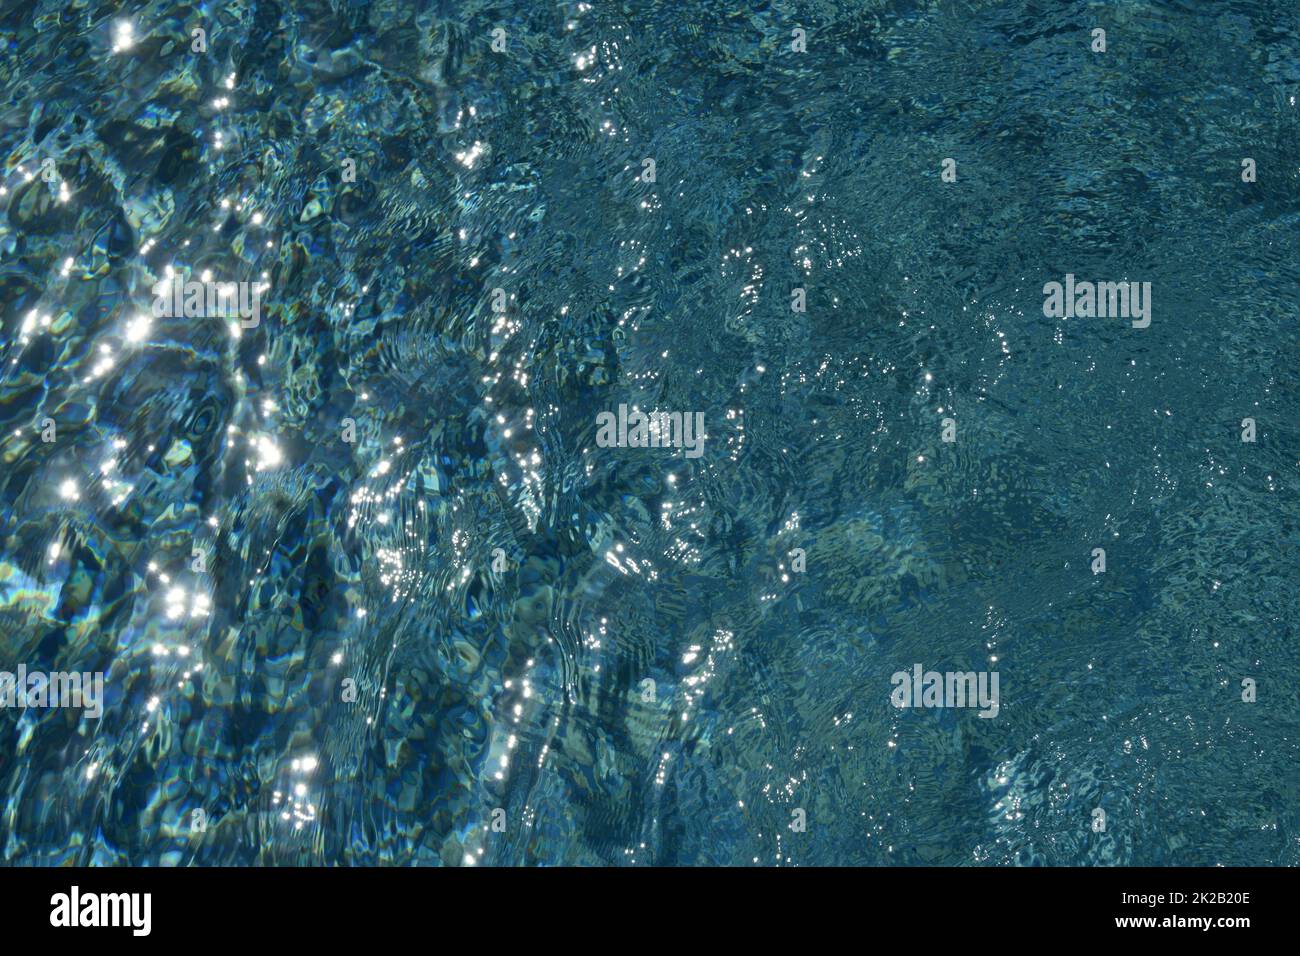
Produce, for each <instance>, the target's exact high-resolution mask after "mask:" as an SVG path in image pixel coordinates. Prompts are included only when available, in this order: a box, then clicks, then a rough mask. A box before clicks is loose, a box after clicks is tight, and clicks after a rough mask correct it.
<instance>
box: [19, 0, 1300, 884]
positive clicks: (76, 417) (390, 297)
mask: <svg viewBox="0 0 1300 956" xmlns="http://www.w3.org/2000/svg"><path fill="white" fill-rule="evenodd" d="M124 25H126V26H124ZM127 26H129V29H127ZM196 28H201V29H203V30H204V31H205V32H204V34H203V36H202V41H203V42H202V43H199V42H198V38H196V37H195V35H194V34H193V33H192V31H193V30H194V29H196ZM1098 28H1100V29H1104V30H1105V31H1106V35H1105V41H1106V48H1105V50H1104V51H1101V50H1100V49H1094V47H1095V46H1096V44H1097V41H1096V39H1095V38H1094V35H1093V30H1094V29H1098ZM498 29H499V30H501V31H502V32H501V33H495V32H494V31H497V30H498ZM795 30H801V31H803V33H802V41H801V42H800V38H799V36H797V35H796V34H795V32H794V31H795ZM0 40H2V41H3V44H4V47H5V55H4V57H3V58H2V59H0V96H2V101H3V103H4V105H5V107H6V108H5V111H4V114H3V115H4V121H3V126H0V144H2V145H3V148H4V164H3V167H2V170H0V171H2V173H3V175H2V177H0V186H3V190H0V212H2V213H3V215H2V216H0V307H2V308H3V328H2V331H0V461H2V462H3V467H2V469H0V670H5V671H10V672H16V670H17V668H18V667H19V666H20V665H22V666H24V667H26V668H27V670H28V671H42V672H72V671H75V672H79V673H80V672H85V673H102V675H103V686H104V691H103V699H102V714H101V715H100V716H99V717H98V718H97V719H96V718H92V717H89V716H87V713H86V708H75V707H59V708H54V707H47V708H42V707H37V706H28V707H25V708H23V707H18V706H7V707H5V708H4V709H0V852H2V853H3V859H4V861H5V862H6V863H9V864H25V865H30V864H38V865H53V864H63V863H83V864H87V863H94V864H135V865H196V864H231V863H238V864H327V865H334V864H345V865H375V864H397V865H412V864H418V865H433V864H447V865H460V864H465V863H477V864H482V865H566V864H592V865H618V866H631V865H638V866H639V865H700V864H735V865H755V864H757V865H764V866H771V865H818V864H821V865H920V864H947V865H1029V864H1058V865H1059V864H1070V865H1079V864H1097V865H1114V864H1155V865H1163V864H1180V865H1181V864H1200V865H1212V864H1225V865H1244V864H1265V865H1296V864H1297V863H1300V842H1298V841H1300V770H1297V766H1300V764H1298V761H1297V758H1298V757H1300V666H1298V664H1297V656H1296V638H1297V632H1296V625H1295V623H1294V617H1295V609H1296V607H1297V605H1296V597H1295V591H1296V585H1297V583H1300V581H1298V579H1297V573H1296V567H1297V556H1298V549H1300V506H1297V501H1296V490H1297V484H1298V481H1300V476H1298V475H1297V465H1298V464H1300V426H1298V424H1297V423H1298V422H1300V401H1298V399H1300V393H1298V392H1297V385H1296V376H1295V372H1296V369H1297V367H1300V337H1297V334H1296V332H1297V321H1296V318H1297V311H1298V306H1300V292H1298V289H1300V285H1298V280H1300V267H1298V266H1297V250H1298V249H1300V243H1298V242H1297V239H1298V238H1300V106H1298V105H1297V98H1298V97H1300V16H1298V15H1297V11H1296V8H1295V6H1294V5H1293V4H1288V3H1280V2H1230V3H1195V2H1190V3H1116V4H1106V5H1100V4H1082V3H1059V4H1058V3H1054V4H1040V3H1031V2H1026V0H1015V2H1007V3H962V4H958V3H933V4H929V3H826V2H816V3H804V4H793V3H780V4H760V5H757V6H736V5H734V4H721V3H700V2H693V3H636V4H607V3H599V2H593V3H590V4H587V3H558V4H529V3H515V2H504V3H497V4H489V3H429V4H409V3H397V2H350V3H345V2H342V0H336V2H333V3H293V4H289V3H263V2H241V3H234V4H225V3H222V4H199V5H182V6H174V5H169V4H160V3H146V4H130V5H117V4H109V3H91V4H79V5H73V6H70V7H68V6H48V5H42V6H32V5H28V4H14V3H9V4H6V5H5V6H4V7H3V9H2V10H0ZM796 44H798V45H802V46H803V47H804V49H803V50H802V52H800V51H796V50H794V49H792V45H796ZM494 45H495V46H496V47H497V49H494ZM648 159H649V160H653V175H651V167H649V166H647V165H646V163H645V161H646V160H648ZM1244 159H1249V160H1252V161H1253V162H1252V163H1251V164H1250V167H1249V170H1250V171H1249V172H1248V169H1247V167H1246V166H1244V165H1243V160H1244ZM945 160H952V163H945ZM47 161H50V162H47ZM1250 173H1253V175H1251V174H1250ZM1247 180H1250V181H1247ZM169 268H170V272H169V271H168V270H169ZM1067 275H1070V276H1074V277H1075V278H1076V279H1077V280H1078V281H1079V282H1084V281H1088V282H1116V283H1118V282H1125V283H1127V282H1134V283H1138V286H1137V287H1136V288H1137V289H1139V290H1140V289H1141V288H1142V286H1141V284H1142V283H1150V286H1149V288H1150V292H1149V297H1148V298H1147V299H1146V300H1145V301H1146V304H1147V305H1149V306H1150V310H1149V316H1148V318H1149V319H1150V323H1149V325H1148V326H1146V327H1140V324H1139V325H1135V324H1134V322H1135V321H1139V322H1140V320H1131V318H1130V316H1128V315H1109V316H1107V317H1100V316H1097V315H1093V316H1087V315H1080V314H1078V311H1077V310H1072V312H1073V313H1074V314H1072V315H1070V316H1069V317H1065V316H1048V315H1045V313H1044V305H1045V297H1046V293H1045V291H1044V286H1045V284H1047V283H1050V282H1059V283H1062V284H1064V283H1065V281H1066V279H1065V277H1066V276H1067ZM159 282H163V283H164V284H165V285H164V287H163V288H164V289H171V288H173V286H172V285H171V283H173V282H175V283H178V284H179V286H178V287H179V288H180V289H181V291H180V292H179V293H177V294H176V295H175V296H173V295H172V294H171V293H170V292H165V293H160V294H161V297H162V301H164V302H165V303H166V307H165V308H163V309H157V308H155V307H156V306H157V305H158V301H159V298H158V296H159V294H156V293H155V284H156V283H159ZM219 282H231V283H243V284H244V285H242V286H240V287H239V289H240V291H241V293H242V294H243V299H242V302H243V303H244V304H245V305H249V306H251V301H250V293H253V292H255V293H256V296H257V297H258V298H257V299H256V302H257V309H256V312H255V314H244V315H241V314H240V313H239V312H238V310H237V308H232V309H230V310H226V311H227V313H228V314H221V315H218V314H214V310H213V309H212V308H211V307H210V303H208V302H207V301H206V300H205V298H204V296H199V297H198V301H199V302H200V306H199V307H198V308H197V309H195V310H188V312H189V314H187V306H186V301H185V295H186V294H185V289H186V288H187V286H186V285H185V283H197V284H198V285H199V286H200V287H201V289H202V290H203V291H204V292H207V291H211V289H213V288H215V285H214V284H215V283H219ZM497 290H500V291H499V292H498V291H497ZM795 290H803V292H802V295H801V296H800V295H798V294H797V293H796V291H795ZM800 300H802V301H800ZM240 301H241V299H240V297H239V295H236V296H234V298H233V302H234V303H235V304H236V305H237V304H238V303H239V302H240ZM795 304H801V305H802V306H803V310H802V311H796V310H795V309H794V308H793V306H794V305H795ZM217 311H220V310H217ZM245 311H246V313H247V312H251V311H252V310H251V309H246V310H245ZM159 312H161V313H170V314H157V313H159ZM620 405H625V406H628V407H629V408H632V407H636V408H640V409H642V410H647V411H648V410H662V411H666V412H677V413H681V415H682V417H681V418H679V420H678V421H679V423H681V422H693V421H695V418H694V416H695V415H696V414H700V415H702V416H703V419H702V420H703V423H704V435H705V438H704V440H703V443H702V446H697V447H699V454H698V456H695V455H693V454H692V453H691V449H690V447H688V443H686V442H683V441H678V442H676V444H674V443H673V442H672V441H664V442H657V444H662V445H664V446H665V447H631V446H630V441H629V439H628V437H627V431H628V430H627V428H626V427H624V428H623V430H622V434H621V435H620V434H619V429H618V428H617V427H616V428H614V430H613V432H612V434H611V433H606V434H605V435H604V436H602V434H601V432H600V421H599V420H598V416H599V415H600V414H601V413H605V412H608V413H611V414H612V415H613V416H615V417H617V416H618V414H619V406H620ZM624 419H625V420H624V423H623V424H624V426H626V424H627V423H626V415H625V416H624ZM1245 419H1251V420H1252V422H1253V425H1252V426H1247V425H1244V424H1243V421H1244V420H1245ZM949 422H950V423H951V424H949ZM1252 429H1253V431H1252ZM632 431H633V432H635V424H633V428H632ZM666 435H668V437H669V438H672V437H674V435H675V437H677V438H682V437H683V436H682V435H681V434H680V425H679V426H678V431H677V432H676V433H674V432H673V431H672V429H671V428H670V429H669V430H668V432H666ZM1244 437H1249V438H1253V440H1243V438H1244ZM606 438H611V441H606V440H605V439H606ZM946 438H952V439H953V440H951V441H948V440H945V439H946ZM1098 548H1100V549H1103V550H1104V552H1105V555H1104V559H1105V568H1104V570H1100V568H1099V565H1098V564H1097V561H1098V559H1097V557H1096V555H1095V554H1094V549H1098ZM917 665H920V667H921V670H922V672H924V671H930V670H933V671H935V672H938V673H940V674H944V673H947V672H972V673H980V674H983V675H985V676H986V677H987V676H989V675H991V674H996V675H997V677H998V702H997V707H996V711H997V712H996V715H995V716H981V710H980V709H977V708H970V707H968V708H965V709H961V708H956V707H923V706H909V707H904V708H900V707H896V706H894V705H893V703H892V702H891V691H893V690H894V688H895V684H894V682H893V680H892V676H893V675H895V674H897V673H900V672H901V673H903V674H905V675H910V674H911V673H912V672H913V669H914V667H916V666H917ZM1243 681H1247V682H1254V683H1253V689H1254V690H1253V693H1254V699H1253V700H1247V699H1243V697H1247V698H1248V697H1251V695H1252V694H1251V690H1250V689H1249V687H1248V686H1243ZM919 696H920V695H918V697H919ZM983 713H985V714H988V713H990V708H987V707H986V708H984V710H983ZM1099 810H1100V811H1101V812H1102V814H1103V815H1102V816H1101V817H1099V816H1098V815H1097V811H1099ZM1101 824H1104V826H1102V825H1101Z"/></svg>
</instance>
